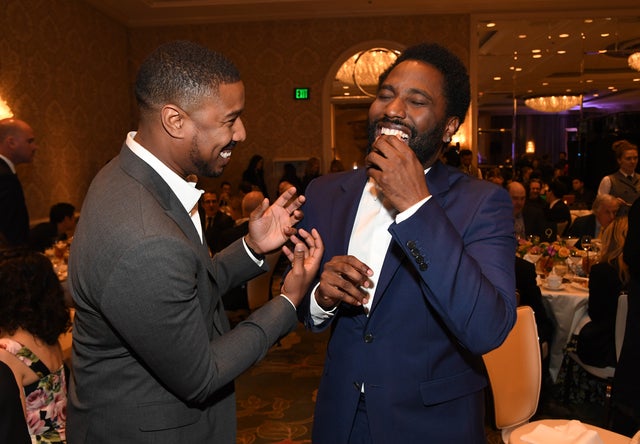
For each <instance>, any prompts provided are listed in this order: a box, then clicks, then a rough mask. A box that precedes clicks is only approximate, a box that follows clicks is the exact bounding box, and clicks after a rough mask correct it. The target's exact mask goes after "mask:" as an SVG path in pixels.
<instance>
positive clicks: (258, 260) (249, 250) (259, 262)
mask: <svg viewBox="0 0 640 444" xmlns="http://www.w3.org/2000/svg"><path fill="white" fill-rule="evenodd" d="M242 245H244V249H245V251H246V252H247V254H248V255H249V257H250V258H251V259H252V260H253V262H255V263H256V265H257V266H258V267H262V264H264V257H263V258H257V257H255V255H254V254H253V251H251V248H249V246H248V245H247V243H246V242H245V240H244V237H243V238H242Z"/></svg>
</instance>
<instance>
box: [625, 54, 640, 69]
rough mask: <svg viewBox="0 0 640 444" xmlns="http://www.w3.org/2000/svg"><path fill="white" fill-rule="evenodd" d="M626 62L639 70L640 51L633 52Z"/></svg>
mask: <svg viewBox="0 0 640 444" xmlns="http://www.w3.org/2000/svg"><path fill="white" fill-rule="evenodd" d="M627 63H629V67H631V68H632V69H635V70H636V71H640V52H634V53H633V54H631V55H630V56H629V58H628V59H627Z"/></svg>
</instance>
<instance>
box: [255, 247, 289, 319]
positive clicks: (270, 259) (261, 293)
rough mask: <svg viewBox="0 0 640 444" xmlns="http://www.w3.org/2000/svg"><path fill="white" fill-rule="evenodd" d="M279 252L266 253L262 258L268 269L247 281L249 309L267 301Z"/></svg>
mask: <svg viewBox="0 0 640 444" xmlns="http://www.w3.org/2000/svg"><path fill="white" fill-rule="evenodd" d="M280 254H281V252H280V251H276V252H275V253H269V254H267V255H266V256H265V258H264V260H265V261H266V263H267V265H268V266H269V271H267V272H266V273H262V274H261V275H260V276H256V277H254V278H253V279H251V280H250V281H249V282H247V302H248V303H249V309H250V310H255V309H256V308H258V307H260V306H262V305H264V304H266V303H267V302H268V301H269V296H270V295H271V282H272V281H271V278H272V277H273V272H274V271H275V268H276V265H277V263H278V258H279V257H280Z"/></svg>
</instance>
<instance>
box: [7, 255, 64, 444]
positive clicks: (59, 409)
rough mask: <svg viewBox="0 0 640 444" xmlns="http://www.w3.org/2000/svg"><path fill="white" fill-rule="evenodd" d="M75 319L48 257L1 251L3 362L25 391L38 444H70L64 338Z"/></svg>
mask: <svg viewBox="0 0 640 444" xmlns="http://www.w3.org/2000/svg"><path fill="white" fill-rule="evenodd" d="M69 327H71V319H70V315H69V309H68V308H67V307H66V306H65V302H64V292H63V290H62V287H61V285H60V281H59V280H58V276H57V275H56V273H55V272H54V271H53V266H52V265H51V262H50V261H49V259H47V258H46V257H45V256H44V255H42V254H40V253H38V252H35V251H32V250H30V249H27V248H18V249H16V248H11V249H3V250H0V361H2V362H4V363H5V364H7V365H8V366H9V367H10V368H11V370H12V372H13V374H14V376H15V380H16V381H18V383H19V384H20V385H21V386H22V389H23V407H24V408H25V416H26V419H27V424H28V426H29V434H30V435H31V437H32V440H33V442H45V443H48V442H60V441H61V440H62V441H63V442H64V440H65V436H66V435H65V422H66V405H67V374H66V369H65V366H64V363H63V355H62V349H61V347H60V344H59V343H58V337H59V336H60V335H61V334H62V333H64V332H66V331H67V330H69Z"/></svg>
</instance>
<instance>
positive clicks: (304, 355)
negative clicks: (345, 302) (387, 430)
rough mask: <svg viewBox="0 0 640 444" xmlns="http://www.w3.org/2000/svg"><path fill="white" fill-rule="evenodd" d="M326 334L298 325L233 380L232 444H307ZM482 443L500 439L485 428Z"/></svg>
mask: <svg viewBox="0 0 640 444" xmlns="http://www.w3.org/2000/svg"><path fill="white" fill-rule="evenodd" d="M328 337H329V336H328V332H326V333H322V334H315V333H310V332H308V331H306V330H304V328H303V327H302V326H300V327H299V328H298V329H297V330H296V331H295V332H293V333H291V334H290V335H289V336H287V337H286V338H284V339H283V340H282V342H281V344H280V345H275V346H273V347H272V348H271V350H270V351H269V353H268V354H267V356H266V357H265V359H264V360H262V361H261V362H260V363H258V364H257V365H255V366H254V367H252V368H251V369H249V370H248V371H246V372H245V373H244V374H243V375H241V376H240V377H239V378H238V379H236V395H237V416H238V437H237V443H238V444H308V443H311V427H312V424H313V409H314V403H315V396H316V390H317V387H318V382H319V381H320V376H321V374H322V363H323V360H324V353H325V350H326V344H327V340H328ZM487 442H488V444H499V443H500V442H501V439H500V432H498V431H496V430H494V429H493V428H492V427H491V426H489V425H488V426H487Z"/></svg>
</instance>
